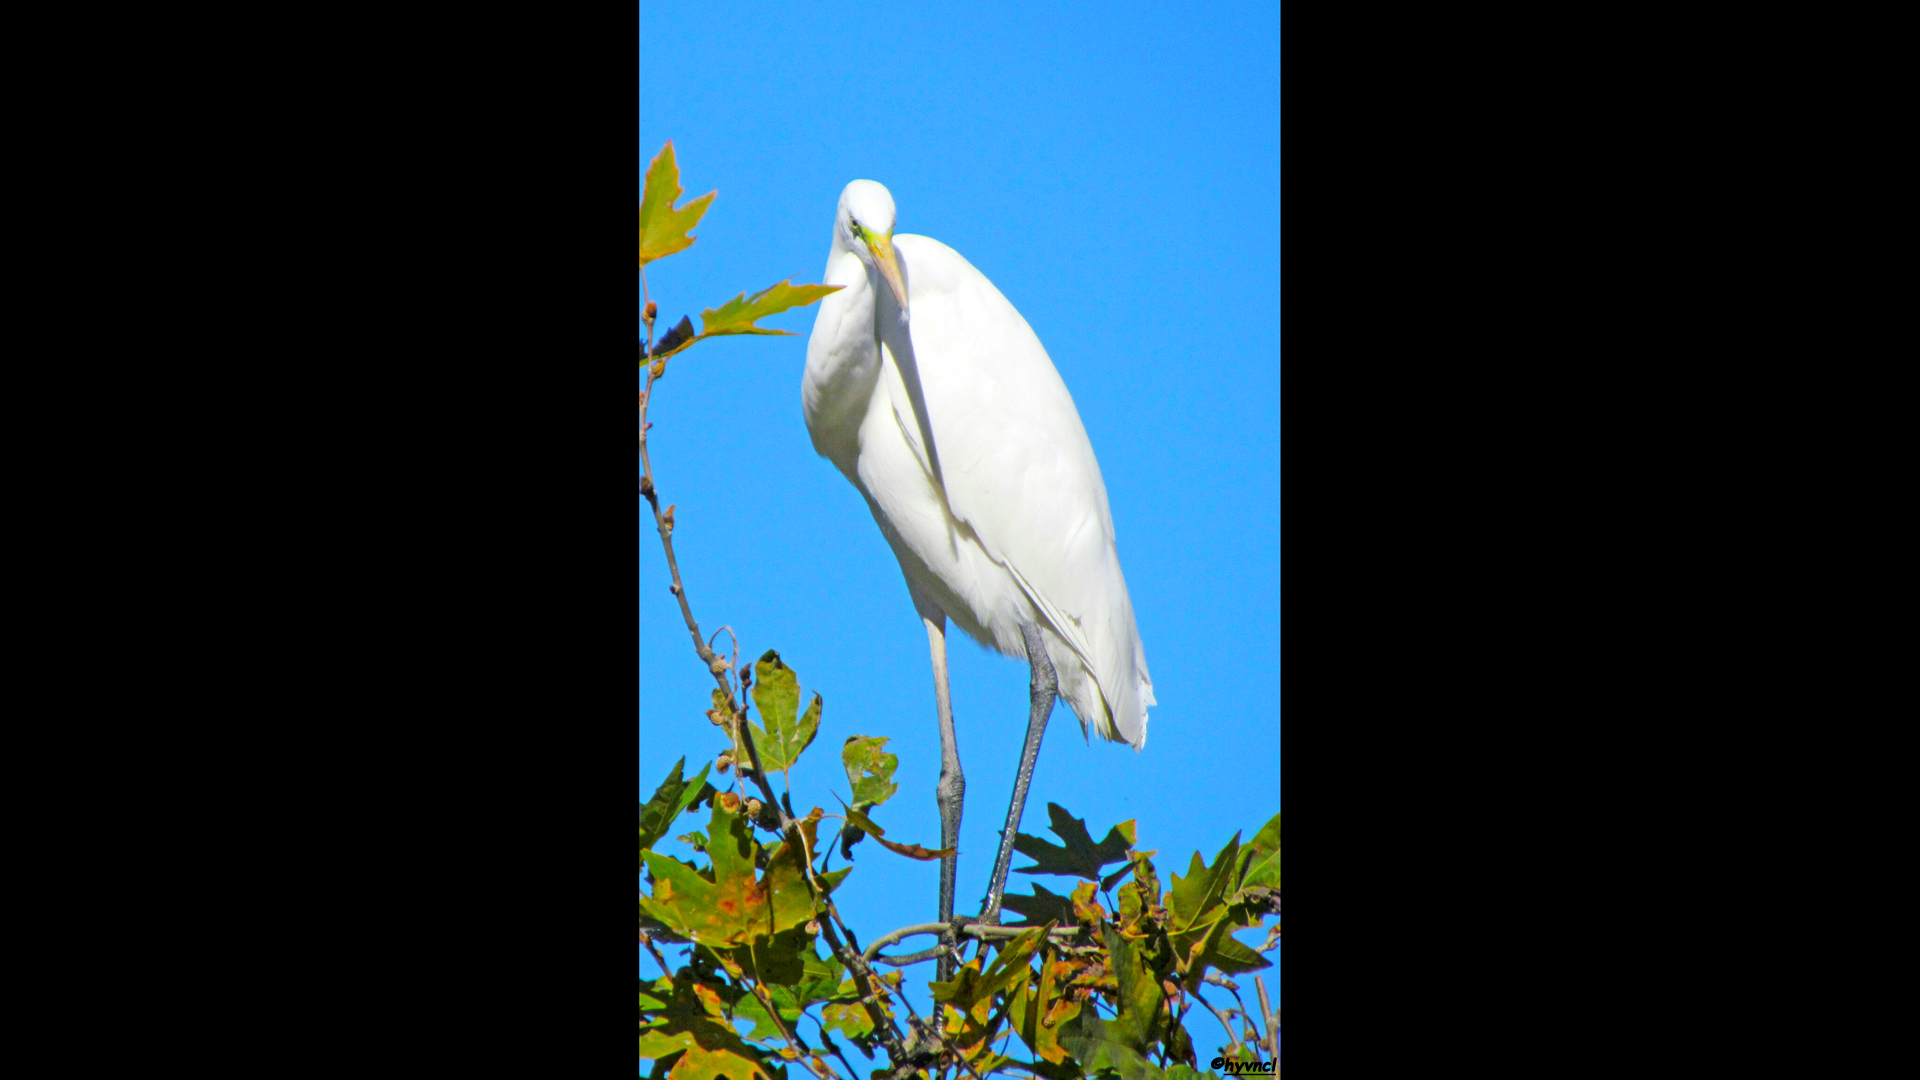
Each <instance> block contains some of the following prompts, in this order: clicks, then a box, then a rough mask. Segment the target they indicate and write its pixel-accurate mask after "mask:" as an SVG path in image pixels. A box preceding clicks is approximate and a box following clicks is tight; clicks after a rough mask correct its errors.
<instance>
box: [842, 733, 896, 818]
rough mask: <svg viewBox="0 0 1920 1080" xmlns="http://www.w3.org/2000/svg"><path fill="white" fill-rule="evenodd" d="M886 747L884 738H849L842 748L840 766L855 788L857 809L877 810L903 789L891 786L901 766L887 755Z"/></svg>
mask: <svg viewBox="0 0 1920 1080" xmlns="http://www.w3.org/2000/svg"><path fill="white" fill-rule="evenodd" d="M886 745H887V739H886V738H885V737H884V736H877V735H849V736H847V741H846V742H845V743H843V744H841V746H840V764H841V765H843V766H845V768H846V770H847V783H848V785H849V786H851V787H852V788H853V805H854V807H855V808H856V809H859V810H867V809H871V808H872V807H875V806H878V805H880V804H881V803H884V802H886V801H887V800H888V799H891V798H893V793H894V792H896V791H899V790H900V785H899V784H896V783H893V782H892V781H893V770H894V769H896V768H898V767H899V766H900V759H899V758H898V757H897V756H895V755H893V754H889V753H886V752H885V749H886ZM862 804H865V805H862Z"/></svg>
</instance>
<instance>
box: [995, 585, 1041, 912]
mask: <svg viewBox="0 0 1920 1080" xmlns="http://www.w3.org/2000/svg"><path fill="white" fill-rule="evenodd" d="M1020 636H1021V637H1022V638H1024V639H1026V643H1027V663H1028V664H1029V665H1031V666H1032V669H1033V677H1032V679H1031V681H1029V682H1028V684H1027V689H1028V694H1029V696H1030V699H1031V701H1032V711H1031V712H1029V713H1028V714H1027V745H1026V747H1025V748H1024V749H1022V750H1021V751H1020V772H1019V774H1018V775H1016V776H1015V777H1014V779H1013V804H1012V805H1011V806H1009V807H1007V827H1006V828H1005V829H1003V830H1002V831H1001V833H1000V854H999V855H998V856H997V857H996V858H995V859H994V860H993V879H992V882H991V883H990V884H989V885H988V886H987V898H986V899H985V900H983V901H981V903H980V918H981V921H983V922H988V923H998V922H999V921H1000V897H1001V895H1002V894H1003V893H1005V892H1006V889H1007V869H1008V864H1009V863H1011V862H1013V837H1014V834H1015V833H1016V832H1018V831H1019V829H1020V812H1021V811H1022V810H1024V809H1025V808H1026V805H1027V785H1029V784H1031V783H1032V782H1033V763H1034V762H1035V761H1036V760H1038V758H1039V757H1040V737H1041V736H1042V735H1045V734H1046V733H1047V717H1048V716H1051V715H1052V714H1053V696H1054V693H1055V692H1056V691H1057V690H1058V689H1059V683H1058V681H1057V680H1056V679H1055V677H1054V672H1053V662H1052V661H1050V660H1048V659H1047V646H1046V643H1045V642H1044V641H1041V640H1040V628H1039V627H1037V626H1035V625H1033V624H1032V623H1022V624H1020Z"/></svg>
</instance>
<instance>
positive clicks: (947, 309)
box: [894, 235, 1151, 743]
mask: <svg viewBox="0 0 1920 1080" xmlns="http://www.w3.org/2000/svg"><path fill="white" fill-rule="evenodd" d="M894 244H895V246H896V249H897V250H898V251H899V253H900V255H901V263H902V267H903V270H904V271H905V274H906V277H907V287H908V302H909V305H910V309H911V317H910V322H909V324H908V325H909V332H910V334H911V342H912V347H911V356H910V357H909V358H908V363H907V364H904V365H902V366H903V368H904V367H911V368H912V369H914V370H913V371H912V372H910V373H909V372H903V374H905V375H906V376H907V377H906V379H905V382H906V383H907V384H908V385H907V387H906V389H908V390H909V391H911V384H912V382H913V381H914V376H915V375H917V381H918V383H919V393H918V394H917V395H915V394H912V393H911V392H910V393H909V394H908V395H907V396H908V399H909V400H908V402H907V404H908V405H909V406H910V407H911V409H912V412H913V414H914V415H912V416H910V417H909V416H901V423H902V427H903V429H904V428H908V427H917V428H920V429H921V432H922V433H923V435H924V437H925V438H926V441H928V442H930V443H931V447H930V452H929V453H928V454H927V455H926V456H927V465H928V467H929V469H930V470H931V471H933V472H934V473H935V475H936V476H937V477H938V479H939V480H940V482H941V484H942V486H943V488H944V490H945V493H946V497H947V504H948V507H949V509H950V510H951V511H952V513H953V515H954V517H955V518H956V519H958V520H959V521H962V522H964V523H966V524H967V525H968V526H969V527H970V528H971V529H972V530H973V532H974V534H975V535H976V536H977V537H978V538H979V540H980V542H981V544H982V546H983V547H985V549H986V551H987V554H988V555H989V556H990V557H992V558H993V559H994V561H996V562H998V563H1000V564H1001V565H1003V566H1006V567H1007V568H1008V569H1009V570H1010V571H1012V572H1013V575H1014V577H1015V579H1016V580H1017V581H1018V582H1019V583H1020V586H1021V589H1022V591H1023V592H1024V593H1026V594H1027V596H1028V597H1029V599H1030V600H1032V602H1033V604H1034V607H1035V608H1037V609H1039V610H1040V611H1041V612H1042V614H1044V615H1045V616H1046V618H1047V619H1048V621H1049V622H1051V623H1053V624H1054V630H1055V631H1056V632H1057V633H1058V634H1059V635H1060V637H1061V638H1062V639H1063V640H1065V641H1066V642H1067V644H1068V645H1069V646H1070V647H1071V648H1072V649H1073V650H1074V652H1075V653H1077V654H1079V656H1080V658H1081V660H1082V661H1083V662H1084V663H1085V664H1086V667H1087V669H1088V671H1089V672H1090V673H1092V674H1093V676H1094V677H1095V679H1096V680H1097V681H1098V683H1099V684H1100V687H1101V691H1102V696H1103V697H1104V698H1105V699H1106V704H1107V707H1108V708H1109V709H1110V710H1111V712H1112V715H1113V720H1114V722H1115V723H1116V724H1117V725H1118V726H1119V728H1120V731H1121V734H1122V735H1123V736H1124V737H1125V738H1126V739H1127V741H1129V742H1135V743H1138V742H1139V741H1140V739H1142V738H1144V728H1145V719H1144V704H1142V703H1141V702H1142V699H1144V700H1146V701H1150V700H1151V691H1150V690H1147V691H1145V693H1144V694H1142V693H1138V692H1136V681H1138V682H1139V683H1141V684H1143V685H1145V686H1150V685H1151V684H1150V683H1145V665H1144V662H1143V660H1142V658H1141V657H1140V656H1139V634H1138V631H1137V630H1136V628H1135V625H1134V617H1133V605H1132V603H1131V602H1130V600H1129V599H1128V597H1127V589H1126V582H1125V579H1124V578H1123V577H1122V576H1121V573H1120V562H1119V555H1118V553H1117V552H1116V550H1115V547H1114V535H1113V516H1112V512H1111V511H1110V509H1109V508H1108V504H1107V490H1106V485H1105V484H1104V483H1102V481H1101V478H1100V465H1099V463H1098V462H1097V461H1096V460H1095V459H1094V455H1093V446H1092V444H1091V443H1090V442H1088V440H1087V433H1086V429H1085V428H1084V427H1083V426H1082V425H1081V423H1080V414H1079V412H1078V411H1077V410H1076V409H1075V408H1074V405H1073V398H1072V396H1071V395H1069V394H1068V393H1067V387H1066V384H1065V383H1064V382H1062V381H1061V379H1060V373H1059V372H1058V371H1056V370H1055V369H1054V366H1053V361H1052V360H1051V359H1049V358H1048V356H1047V352H1046V349H1045V348H1043V347H1042V346H1041V344H1040V339H1039V338H1038V337H1037V336H1036V335H1035V334H1034V332H1033V328H1032V327H1031V326H1029V325H1028V324H1027V321H1026V319H1024V318H1022V317H1021V315H1020V313H1019V312H1018V311H1016V310H1015V309H1014V307H1013V305H1012V304H1011V303H1009V302H1008V301H1007V299H1006V297H1004V296H1002V295H1001V294H1000V290H998V289H996V288H995V287H994V286H993V283H992V282H991V281H989V280H987V278H986V276H985V275H983V274H981V273H980V271H978V270H976V269H974V267H973V265H972V264H970V263H968V262H967V261H966V259H964V258H962V257H961V256H960V254H959V253H958V252H956V251H954V250H953V249H952V248H949V247H947V246H946V245H945V244H942V243H940V242H939V241H937V240H932V239H929V238H927V237H923V236H912V235H907V236H896V237H895V238H894ZM898 351H899V350H896V353H898ZM915 398H917V399H918V400H914V399H915ZM899 411H900V410H899V409H898V407H897V406H896V412H899ZM1136 669H1137V672H1136ZM1123 699H1125V700H1123ZM1088 719H1091V718H1088Z"/></svg>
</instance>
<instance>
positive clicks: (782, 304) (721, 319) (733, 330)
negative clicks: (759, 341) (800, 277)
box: [700, 278, 846, 337]
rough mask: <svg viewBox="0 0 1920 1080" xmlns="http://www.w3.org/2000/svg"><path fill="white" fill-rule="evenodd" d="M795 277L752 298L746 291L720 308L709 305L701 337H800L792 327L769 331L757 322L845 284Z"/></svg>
mask: <svg viewBox="0 0 1920 1080" xmlns="http://www.w3.org/2000/svg"><path fill="white" fill-rule="evenodd" d="M792 281H793V279H792V278H788V279H787V280H786V281H782V282H780V283H779V284H778V285H769V286H768V287H766V288H765V289H762V290H760V291H759V292H757V293H754V294H753V296H752V298H751V299H749V298H748V297H747V294H746V293H741V294H740V295H739V296H736V297H734V298H733V299H731V300H729V301H727V302H726V303H724V304H721V305H720V307H719V308H718V309H715V308H707V309H706V310H705V311H702V312H701V313H700V336H701V337H720V336H721V335H723V334H777V335H785V336H787V337H797V336H798V335H796V334H795V333H794V332H793V331H791V330H770V329H768V328H766V327H764V326H755V325H753V324H754V322H755V321H756V320H758V319H764V318H766V317H767V316H768V315H775V314H778V313H780V312H782V311H785V310H787V309H788V308H795V307H805V306H806V305H808V304H811V303H813V302H814V301H815V300H818V299H820V298H821V297H823V296H825V295H827V294H828V293H831V292H836V291H838V290H840V289H843V288H845V287H846V286H844V285H793V284H790V282H792Z"/></svg>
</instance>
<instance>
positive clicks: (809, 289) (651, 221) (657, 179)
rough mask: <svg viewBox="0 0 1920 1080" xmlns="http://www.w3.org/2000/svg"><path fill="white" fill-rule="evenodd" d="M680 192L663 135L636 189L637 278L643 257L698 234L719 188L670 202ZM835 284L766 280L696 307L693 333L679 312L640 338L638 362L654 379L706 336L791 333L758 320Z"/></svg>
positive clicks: (676, 247)
mask: <svg viewBox="0 0 1920 1080" xmlns="http://www.w3.org/2000/svg"><path fill="white" fill-rule="evenodd" d="M682 194H685V191H684V189H683V188H681V186H680V163H679V160H678V159H677V158H676V157H675V155H674V152H673V141H672V140H671V139H669V140H668V141H667V144H666V145H665V146H663V147H661V148H660V152H659V153H658V154H656V155H654V158H653V161H652V162H650V163H649V164H648V165H647V175H646V183H645V186H644V187H643V188H642V189H641V193H640V271H641V277H642V280H644V279H645V276H646V268H647V264H648V263H650V262H653V261H654V260H656V259H664V258H666V257H667V256H668V255H672V254H674V253H675V252H679V251H685V250H686V249H687V248H689V247H691V246H693V242H694V241H695V240H698V239H699V237H697V236H693V235H690V233H689V230H691V229H692V228H693V227H694V226H696V225H698V224H699V223H700V219H701V217H703V216H704V215H705V214H706V212H707V207H708V206H709V205H711V204H712V202H713V198H714V196H715V195H717V194H719V192H717V191H709V192H707V193H706V194H705V195H702V196H700V197H699V198H697V199H694V200H693V201H692V202H689V203H687V204H686V205H685V206H679V207H676V206H675V205H674V204H675V203H677V202H679V201H680V196H681V195H682ZM839 288H841V286H839V285H795V284H793V279H792V278H788V279H787V280H785V281H782V282H778V283H777V284H773V285H769V286H767V287H766V288H764V289H762V290H760V291H759V292H757V293H754V294H753V295H752V296H751V297H749V296H748V295H747V294H746V293H744V292H742V293H741V294H740V295H738V296H736V297H734V298H733V299H731V300H729V301H727V302H726V303H724V304H721V305H720V306H719V307H717V308H706V309H704V310H702V311H701V312H700V332H699V333H698V334H696V333H694V332H693V321H692V320H691V319H688V318H686V317H684V316H682V317H681V319H680V321H679V323H677V324H676V325H675V326H674V327H673V328H672V329H670V330H669V331H667V333H666V334H665V335H664V336H663V337H661V339H660V340H659V341H658V342H651V344H649V343H642V345H641V347H640V362H641V363H642V364H645V363H646V362H647V361H649V360H651V361H652V362H653V369H652V371H653V377H654V378H655V379H658V378H660V377H661V376H663V375H665V374H666V373H667V359H668V358H669V357H671V356H673V355H675V354H677V353H680V352H683V351H685V350H687V349H689V348H692V347H693V345H695V344H696V343H698V342H701V341H705V340H706V339H708V338H714V337H725V336H727V335H730V334H766V335H777V336H787V337H792V336H795V335H794V334H793V331H791V330H775V329H772V328H771V327H765V326H760V325H758V323H759V320H761V319H764V318H766V317H767V316H769V315H777V314H779V313H780V312H782V311H786V310H788V309H789V308H796V307H805V306H806V305H808V304H811V303H813V302H814V301H815V300H818V299H820V298H821V297H823V296H825V295H827V294H828V293H831V292H833V291H835V290H836V289H839ZM653 308H654V305H653V304H652V302H651V301H649V302H648V304H647V308H646V311H645V313H644V314H643V315H642V318H643V319H644V320H645V321H646V324H647V333H648V337H649V340H651V337H652V333H653V321H654V315H653Z"/></svg>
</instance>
